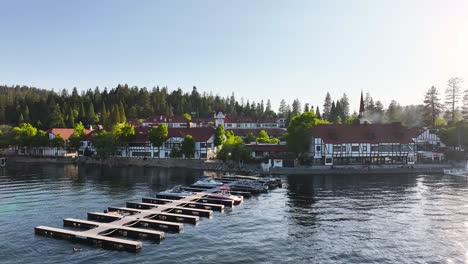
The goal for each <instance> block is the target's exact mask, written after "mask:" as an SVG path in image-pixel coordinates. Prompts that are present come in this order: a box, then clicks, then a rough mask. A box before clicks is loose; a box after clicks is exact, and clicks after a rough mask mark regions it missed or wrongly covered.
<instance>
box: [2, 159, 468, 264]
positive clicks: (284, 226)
mask: <svg viewBox="0 0 468 264" xmlns="http://www.w3.org/2000/svg"><path fill="white" fill-rule="evenodd" d="M200 173H201V172H199V171H193V170H181V169H157V168H133V167H131V168H104V167H89V166H88V167H84V166H75V165H21V166H11V165H10V166H9V167H8V168H7V169H0V234H2V238H3V239H2V241H3V242H0V260H1V261H0V262H1V263H64V262H67V263H154V262H161V263H181V262H187V263H220V262H222V263H242V262H244V263H431V262H432V263H464V262H466V261H467V259H466V254H467V253H466V252H468V242H467V239H468V204H467V201H468V199H467V198H468V184H467V181H466V180H465V179H460V178H452V177H443V176H426V175H397V176H395V175H388V176H385V175H375V176H352V175H348V176H345V175H341V176H288V177H285V178H284V180H285V182H286V187H285V188H284V189H278V190H275V191H272V192H270V193H268V194H264V195H260V196H257V197H254V198H252V199H247V200H246V201H245V203H244V204H243V205H241V206H240V207H237V208H234V209H233V210H228V211H227V212H225V213H224V214H220V213H215V214H214V217H213V218H212V219H203V220H202V221H201V223H200V225H199V226H196V227H194V226H190V225H187V226H186V229H185V231H184V233H182V234H168V235H167V238H166V240H164V241H162V243H161V244H159V245H158V244H155V243H151V242H144V244H145V245H144V247H143V251H142V252H141V253H139V254H129V253H125V252H115V251H108V250H101V249H96V248H92V247H87V246H81V245H74V244H72V243H69V242H65V241H60V240H55V239H50V238H44V237H38V236H35V235H34V234H33V228H34V226H37V225H50V226H57V227H61V226H62V219H63V218H65V217H74V218H81V219H85V218H86V212H88V211H102V210H104V209H105V208H106V207H107V206H113V205H118V206H122V205H124V204H125V202H126V201H138V200H140V199H141V197H145V196H153V195H154V193H155V192H158V191H161V190H165V189H167V188H169V187H172V186H174V185H177V184H190V183H192V182H193V181H195V180H196V177H197V176H198V175H199V174H200ZM76 246H79V247H81V248H82V249H83V250H82V251H80V252H79V253H73V251H72V248H73V247H76Z"/></svg>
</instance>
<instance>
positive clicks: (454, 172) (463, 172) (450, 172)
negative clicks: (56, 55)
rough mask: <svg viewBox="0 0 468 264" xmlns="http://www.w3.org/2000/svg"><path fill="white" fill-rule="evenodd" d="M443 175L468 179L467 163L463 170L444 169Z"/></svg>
mask: <svg viewBox="0 0 468 264" xmlns="http://www.w3.org/2000/svg"><path fill="white" fill-rule="evenodd" d="M444 175H451V176H460V177H468V161H467V162H466V164H465V168H464V169H444Z"/></svg>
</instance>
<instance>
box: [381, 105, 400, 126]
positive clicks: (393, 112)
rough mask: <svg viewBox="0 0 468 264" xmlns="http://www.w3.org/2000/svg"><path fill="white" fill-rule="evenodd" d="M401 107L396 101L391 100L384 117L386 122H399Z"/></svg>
mask: <svg viewBox="0 0 468 264" xmlns="http://www.w3.org/2000/svg"><path fill="white" fill-rule="evenodd" d="M401 111H402V109H401V106H400V104H398V103H397V101H395V100H392V102H390V105H389V106H388V109H387V112H386V113H385V117H386V119H387V121H388V122H391V123H392V122H401Z"/></svg>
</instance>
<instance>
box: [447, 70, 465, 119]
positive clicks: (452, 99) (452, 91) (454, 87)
mask: <svg viewBox="0 0 468 264" xmlns="http://www.w3.org/2000/svg"><path fill="white" fill-rule="evenodd" d="M462 82H463V80H462V79H460V78H458V77H454V78H450V79H449V80H448V85H447V89H446V90H445V99H446V101H445V105H446V108H447V110H448V111H449V113H450V117H451V118H450V119H451V120H450V121H451V122H452V123H453V122H455V112H456V111H457V109H458V102H459V100H460V91H461V87H460V84H461V83H462Z"/></svg>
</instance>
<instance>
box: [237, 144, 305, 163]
mask: <svg viewBox="0 0 468 264" xmlns="http://www.w3.org/2000/svg"><path fill="white" fill-rule="evenodd" d="M246 146H247V147H248V148H249V149H250V150H251V157H252V159H253V160H256V161H262V162H263V163H264V164H265V165H264V166H266V167H269V168H282V167H294V166H295V165H296V162H297V160H296V157H295V155H294V153H291V152H290V151H289V149H288V146H286V145H284V144H259V143H252V144H246Z"/></svg>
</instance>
